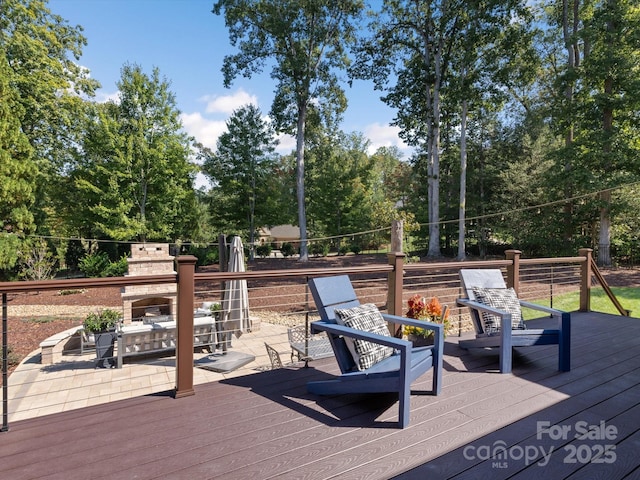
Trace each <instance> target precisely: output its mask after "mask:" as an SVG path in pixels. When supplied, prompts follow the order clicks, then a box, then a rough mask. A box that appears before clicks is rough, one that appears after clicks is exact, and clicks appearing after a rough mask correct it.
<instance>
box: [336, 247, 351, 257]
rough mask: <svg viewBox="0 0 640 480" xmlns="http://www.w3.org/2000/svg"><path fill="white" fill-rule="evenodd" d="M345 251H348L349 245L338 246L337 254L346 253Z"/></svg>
mask: <svg viewBox="0 0 640 480" xmlns="http://www.w3.org/2000/svg"><path fill="white" fill-rule="evenodd" d="M347 253H349V246H348V245H340V248H339V249H338V255H346V254H347Z"/></svg>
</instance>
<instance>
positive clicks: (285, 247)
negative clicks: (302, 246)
mask: <svg viewBox="0 0 640 480" xmlns="http://www.w3.org/2000/svg"><path fill="white" fill-rule="evenodd" d="M280 253H282V256H283V257H291V256H292V255H295V253H296V249H295V247H294V246H293V244H291V243H289V242H285V243H283V244H282V246H281V247H280Z"/></svg>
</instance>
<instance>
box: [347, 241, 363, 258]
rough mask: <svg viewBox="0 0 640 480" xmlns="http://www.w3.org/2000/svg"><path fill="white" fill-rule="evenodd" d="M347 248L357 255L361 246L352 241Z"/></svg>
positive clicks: (360, 250)
mask: <svg viewBox="0 0 640 480" xmlns="http://www.w3.org/2000/svg"><path fill="white" fill-rule="evenodd" d="M349 250H351V251H352V252H353V253H355V254H356V255H358V254H359V253H360V252H362V247H361V246H360V245H356V244H355V243H353V244H351V245H349Z"/></svg>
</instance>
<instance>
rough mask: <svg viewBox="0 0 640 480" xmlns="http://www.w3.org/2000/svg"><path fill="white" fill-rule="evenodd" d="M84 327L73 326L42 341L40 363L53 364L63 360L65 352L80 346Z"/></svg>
mask: <svg viewBox="0 0 640 480" xmlns="http://www.w3.org/2000/svg"><path fill="white" fill-rule="evenodd" d="M81 328H82V327H72V328H69V329H67V330H65V331H63V332H59V333H56V334H55V335H51V336H50V337H49V338H46V339H45V340H43V341H42V342H40V352H41V357H40V363H42V364H43V365H51V364H53V363H57V362H60V361H62V355H63V354H64V352H68V351H72V350H77V349H79V348H80V334H79V331H80V329H81Z"/></svg>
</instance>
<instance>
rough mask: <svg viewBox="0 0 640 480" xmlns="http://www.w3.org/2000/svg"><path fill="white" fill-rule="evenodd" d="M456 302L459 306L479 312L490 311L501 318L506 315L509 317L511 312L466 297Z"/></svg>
mask: <svg viewBox="0 0 640 480" xmlns="http://www.w3.org/2000/svg"><path fill="white" fill-rule="evenodd" d="M456 303H457V304H458V305H459V306H465V307H469V308H473V309H475V310H479V311H481V312H487V313H492V314H494V315H498V316H499V317H501V318H504V317H505V316H506V315H509V317H511V314H510V313H509V312H505V311H504V310H500V309H498V308H495V307H491V306H489V305H485V304H484V303H480V302H476V301H475V300H469V299H468V298H459V299H458V300H457V301H456Z"/></svg>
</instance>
